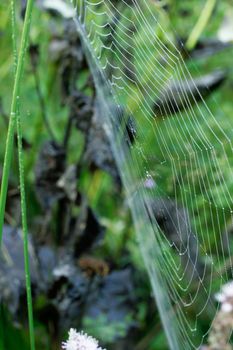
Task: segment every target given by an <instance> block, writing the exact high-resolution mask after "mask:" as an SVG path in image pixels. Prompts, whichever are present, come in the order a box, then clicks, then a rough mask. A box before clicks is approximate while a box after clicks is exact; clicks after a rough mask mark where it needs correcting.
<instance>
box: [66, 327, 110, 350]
mask: <svg viewBox="0 0 233 350" xmlns="http://www.w3.org/2000/svg"><path fill="white" fill-rule="evenodd" d="M62 349H64V350H105V349H102V348H101V347H99V343H98V341H97V340H96V339H95V338H93V337H91V336H89V335H87V334H85V333H83V332H80V333H78V332H77V331H76V330H75V329H74V328H71V329H70V331H69V338H68V340H67V341H66V342H63V343H62Z"/></svg>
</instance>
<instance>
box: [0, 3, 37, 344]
mask: <svg viewBox="0 0 233 350" xmlns="http://www.w3.org/2000/svg"><path fill="white" fill-rule="evenodd" d="M32 4H33V1H28V3H27V10H26V15H25V22H24V28H23V34H22V42H21V49H20V52H19V60H18V58H17V40H16V34H17V31H16V19H15V0H11V23H12V42H13V56H14V72H15V86H14V91H13V98H12V107H11V118H10V123H9V129H8V137H7V144H6V153H5V160H4V168H3V178H2V187H1V197H0V205H1V207H0V208H1V209H0V219H1V223H0V225H1V227H0V229H1V231H0V238H2V229H3V222H4V211H5V201H6V193H7V185H8V177H9V170H10V163H11V158H12V151H13V142H14V132H15V122H16V126H17V141H18V162H19V182H20V198H21V216H22V228H23V246H24V268H25V282H26V294H27V308H28V323H29V334H30V347H31V350H35V336H34V322H33V308H32V293H31V276H30V263H29V251H28V228H27V210H26V194H25V184H24V162H23V147H22V131H21V121H20V114H19V99H18V96H19V95H18V93H19V87H20V86H19V84H20V79H21V76H22V71H23V64H24V56H25V52H26V47H27V42H28V37H29V29H30V21H31V13H32ZM17 84H18V85H17ZM0 244H1V239H0Z"/></svg>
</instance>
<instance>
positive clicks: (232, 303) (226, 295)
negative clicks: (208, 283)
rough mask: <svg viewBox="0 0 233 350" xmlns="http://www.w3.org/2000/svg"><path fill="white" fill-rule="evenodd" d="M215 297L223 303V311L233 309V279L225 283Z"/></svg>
mask: <svg viewBox="0 0 233 350" xmlns="http://www.w3.org/2000/svg"><path fill="white" fill-rule="evenodd" d="M215 299H216V300H217V301H218V302H219V303H221V310H222V311H223V312H226V313H228V312H232V311H233V281H232V282H229V283H227V284H225V285H224V286H223V287H222V289H221V291H220V293H217V294H216V295H215Z"/></svg>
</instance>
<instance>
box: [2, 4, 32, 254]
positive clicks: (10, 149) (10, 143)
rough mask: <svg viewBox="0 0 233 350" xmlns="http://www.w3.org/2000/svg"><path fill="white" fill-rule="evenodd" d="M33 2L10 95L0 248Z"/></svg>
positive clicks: (25, 21) (25, 20)
mask: <svg viewBox="0 0 233 350" xmlns="http://www.w3.org/2000/svg"><path fill="white" fill-rule="evenodd" d="M33 3H34V1H33V0H28V1H27V7H26V13H25V19H24V25H23V33H22V39H21V45H20V50H19V59H18V64H17V69H16V74H15V80H14V87H13V94H12V102H11V110H10V120H9V127H8V133H7V140H6V150H5V157H4V164H3V173H2V184H1V193H0V247H1V243H2V233H3V232H2V231H3V223H4V213H5V206H6V196H7V188H8V179H9V172H10V165H11V159H12V153H13V145H14V131H15V123H16V109H17V101H18V100H19V92H20V82H21V78H22V74H23V68H24V60H25V53H26V49H27V43H28V37H29V31H30V24H31V16H32V8H33Z"/></svg>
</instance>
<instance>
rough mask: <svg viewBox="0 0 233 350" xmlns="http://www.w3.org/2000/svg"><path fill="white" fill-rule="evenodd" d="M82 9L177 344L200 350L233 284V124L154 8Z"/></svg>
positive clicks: (99, 84) (104, 112)
mask: <svg viewBox="0 0 233 350" xmlns="http://www.w3.org/2000/svg"><path fill="white" fill-rule="evenodd" d="M73 5H74V7H75V10H76V11H75V16H74V21H75V23H76V25H77V30H78V31H79V33H80V36H81V38H82V41H83V46H84V49H85V51H86V55H87V58H88V61H89V64H90V68H91V70H92V74H93V77H94V81H95V85H96V89H97V96H98V102H97V108H99V111H100V113H99V114H100V115H101V117H102V122H103V126H104V128H105V130H106V133H107V134H108V136H109V140H110V143H111V147H112V151H113V154H114V157H115V160H116V163H117V166H118V169H119V172H120V175H121V179H122V182H123V184H124V190H125V196H126V198H127V200H128V203H129V207H130V209H131V212H132V217H133V221H134V225H135V228H136V232H137V237H138V243H139V246H140V248H141V251H142V255H143V258H144V262H145V265H146V268H147V270H148V274H149V277H150V280H151V285H152V289H153V293H154V296H155V299H156V302H157V307H158V309H159V312H160V316H161V319H162V322H163V326H164V329H165V332H166V335H167V339H168V342H169V346H170V348H171V349H175V350H176V349H177V350H178V349H179V350H180V349H186V350H187V349H196V348H198V347H199V346H200V345H201V344H203V343H204V342H205V341H206V339H205V338H206V336H207V334H208V329H205V328H203V319H204V320H206V319H208V320H209V324H210V325H211V322H212V321H213V319H214V317H215V314H216V312H217V311H218V305H217V304H216V302H215V301H214V293H215V292H216V291H218V290H219V288H220V286H221V284H224V283H226V281H227V280H229V279H230V278H232V262H231V249H230V244H229V240H228V235H227V234H226V232H227V230H228V225H229V222H231V220H232V213H233V211H232V196H231V192H232V189H233V181H232V161H233V159H232V142H231V140H232V127H231V125H229V124H228V122H226V120H224V123H223V121H222V120H221V119H220V117H219V116H216V115H213V114H212V112H211V109H210V108H209V107H208V106H207V104H206V102H205V101H204V99H203V98H202V96H201V94H200V92H199V90H198V87H197V86H196V85H195V81H194V79H193V78H192V76H191V74H190V72H189V70H188V68H187V66H186V63H185V62H184V60H183V58H182V55H181V53H180V51H179V50H178V49H177V48H176V47H175V45H174V44H173V42H172V40H170V38H169V36H168V35H167V34H166V32H165V30H163V27H162V26H161V24H160V23H159V22H158V19H157V17H158V16H157V13H156V7H155V6H154V5H153V3H152V2H150V1H148V0H141V1H139V0H128V1H126V0H125V1H124V0H119V1H111V0H100V1H96V0H95V1H94V0H93V1H87V0H79V1H77V0H76V1H73ZM129 116H133V118H134V120H135V121H136V127H135V128H136V136H135V138H134V142H132V139H130V136H129V135H128V134H127V135H126V132H125V130H126V125H128V124H127V123H128V120H129V119H128V118H129ZM131 128H132V127H131ZM131 131H132V130H131Z"/></svg>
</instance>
